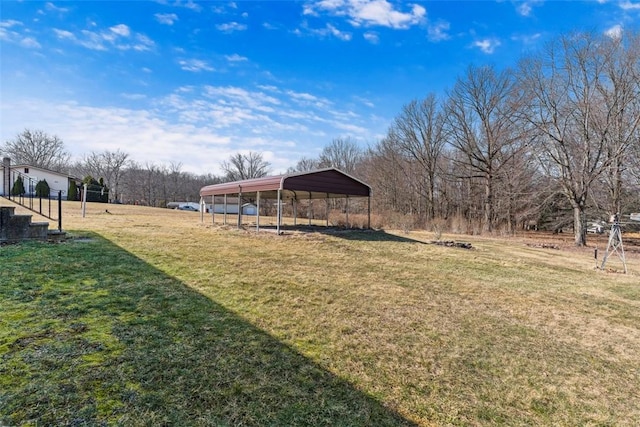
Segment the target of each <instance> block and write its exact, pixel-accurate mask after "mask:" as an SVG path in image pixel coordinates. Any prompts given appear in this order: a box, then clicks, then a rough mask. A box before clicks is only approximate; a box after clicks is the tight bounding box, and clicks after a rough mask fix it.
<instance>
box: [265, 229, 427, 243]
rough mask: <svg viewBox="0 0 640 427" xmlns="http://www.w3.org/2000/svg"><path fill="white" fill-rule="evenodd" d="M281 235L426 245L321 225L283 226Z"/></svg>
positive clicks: (378, 233) (383, 234)
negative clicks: (309, 234)
mask: <svg viewBox="0 0 640 427" xmlns="http://www.w3.org/2000/svg"><path fill="white" fill-rule="evenodd" d="M260 230H262V231H264V230H269V231H274V232H275V230H276V228H275V227H274V226H265V227H263V226H261V227H260ZM280 230H281V233H283V234H285V235H286V234H287V233H295V232H301V233H320V234H325V235H328V236H335V237H339V238H342V239H345V240H361V241H365V242H399V243H420V244H426V242H423V241H421V240H416V239H412V238H410V237H403V236H397V235H395V234H389V233H387V232H386V231H384V230H374V229H355V228H340V227H325V226H321V225H296V226H294V225H284V226H281V227H280Z"/></svg>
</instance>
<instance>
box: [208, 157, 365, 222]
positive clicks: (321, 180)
mask: <svg viewBox="0 0 640 427" xmlns="http://www.w3.org/2000/svg"><path fill="white" fill-rule="evenodd" d="M209 196H211V206H212V209H211V221H212V222H213V223H215V198H216V197H219V196H224V210H223V223H224V224H226V223H227V196H235V197H237V198H238V228H241V226H242V197H247V196H255V199H256V205H257V206H256V207H257V209H256V230H257V231H259V230H260V201H261V200H277V206H276V231H277V233H278V234H280V228H281V224H282V202H283V200H291V201H292V205H293V218H294V225H297V202H298V201H299V200H309V201H310V203H309V209H311V206H312V203H313V200H315V199H324V200H325V203H326V209H327V212H326V213H327V215H326V216H327V226H329V199H335V198H345V199H346V208H345V209H346V211H345V213H346V222H347V227H348V226H349V199H350V198H353V197H366V198H367V228H371V187H370V186H369V185H368V184H365V183H364V182H362V181H360V180H358V179H356V178H354V177H352V176H351V175H348V174H346V173H344V172H342V171H340V170H339V169H336V168H327V169H319V170H314V171H309V172H299V173H292V174H284V175H276V176H268V177H264V178H256V179H248V180H243V181H234V182H227V183H223V184H214V185H208V186H205V187H202V188H201V189H200V206H201V209H200V212H201V213H200V220H201V221H202V222H204V212H205V208H204V207H205V197H209ZM308 216H309V225H311V215H308Z"/></svg>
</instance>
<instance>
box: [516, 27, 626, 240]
mask: <svg viewBox="0 0 640 427" xmlns="http://www.w3.org/2000/svg"><path fill="white" fill-rule="evenodd" d="M602 37H603V36H594V35H592V34H587V33H581V34H571V35H567V36H562V37H560V38H559V39H557V40H555V41H553V42H552V43H550V44H549V45H548V46H547V48H546V50H545V51H543V52H542V53H540V54H539V55H537V56H534V57H531V58H528V59H526V60H524V61H523V62H522V63H521V67H520V76H521V87H522V90H523V93H524V94H525V95H526V104H525V105H524V106H523V108H522V109H521V113H522V114H521V119H522V120H523V122H526V123H527V124H528V125H530V126H531V127H532V128H533V130H534V131H535V132H536V146H535V148H536V150H538V155H539V158H540V161H541V165H542V166H543V168H544V169H545V171H546V173H547V175H548V176H549V177H551V178H553V179H554V180H555V181H556V182H557V183H558V185H559V186H560V187H561V188H562V191H563V194H564V195H565V197H566V198H567V200H568V202H569V203H570V204H571V207H572V210H573V228H574V238H575V244H576V246H584V245H585V244H586V233H585V224H584V220H585V210H586V208H587V203H588V196H589V192H590V190H591V189H592V187H593V185H594V184H595V183H596V182H597V180H598V179H599V177H600V176H601V175H602V174H603V173H605V172H606V171H607V170H613V172H612V173H613V176H614V179H613V182H612V184H613V188H614V190H613V191H614V192H615V191H617V190H616V189H615V188H616V187H618V186H619V182H618V178H617V176H618V173H619V167H620V165H619V164H616V163H617V162H618V161H619V160H620V159H621V158H622V154H623V153H624V152H625V151H626V150H627V149H628V147H629V145H630V144H631V143H633V142H635V141H637V139H636V135H637V128H638V122H637V120H638V116H637V115H636V117H635V120H634V118H633V116H631V117H630V116H628V115H627V114H626V113H625V110H626V109H627V108H628V107H629V106H630V105H632V103H633V102H634V101H633V98H634V97H637V92H636V93H635V95H634V94H628V93H626V91H625V90H623V88H622V87H621V86H620V84H621V83H622V82H620V81H618V80H619V79H622V80H625V79H626V77H624V72H623V70H617V68H618V65H616V63H615V61H612V58H615V57H616V55H612V52H611V51H610V50H609V49H611V47H612V46H616V44H615V43H613V44H609V43H608V42H607V41H606V40H604V39H603V38H602ZM607 45H608V46H607ZM603 49H604V51H603ZM636 69H637V68H636ZM621 73H622V74H621ZM616 85H617V86H618V87H616ZM635 90H636V91H637V88H636V89H635ZM615 198H617V196H615V195H614V199H615Z"/></svg>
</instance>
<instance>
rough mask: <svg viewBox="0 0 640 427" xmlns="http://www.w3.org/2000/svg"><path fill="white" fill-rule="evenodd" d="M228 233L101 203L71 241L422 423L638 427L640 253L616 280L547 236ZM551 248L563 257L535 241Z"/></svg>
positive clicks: (75, 211) (189, 217)
mask: <svg viewBox="0 0 640 427" xmlns="http://www.w3.org/2000/svg"><path fill="white" fill-rule="evenodd" d="M105 210H108V212H106V211H105ZM262 221H263V220H262V219H261V223H262V224H264V225H266V224H267V222H268V220H264V222H262ZM231 224H234V222H233V221H230V225H229V226H227V227H222V226H220V225H219V224H218V225H211V224H210V217H207V216H205V221H204V223H201V222H200V214H198V213H193V212H183V211H169V210H166V209H155V208H142V207H135V206H123V205H100V204H89V208H88V210H87V216H86V218H82V217H81V215H80V205H79V204H78V203H66V204H65V216H64V228H65V229H66V230H70V232H71V234H72V235H81V234H82V233H83V232H85V231H91V232H95V233H98V234H100V235H102V236H104V237H106V238H107V239H109V240H111V241H112V242H114V243H115V244H117V245H119V246H120V247H122V248H123V249H125V250H127V251H129V252H131V253H132V254H134V255H136V256H138V257H140V258H141V259H143V260H145V261H146V262H148V263H149V264H151V265H153V266H155V267H157V268H159V269H161V270H162V271H164V272H165V273H167V274H169V275H171V276H174V277H176V278H178V279H179V280H181V281H182V282H183V283H185V284H187V285H188V286H190V287H192V288H193V289H195V290H197V291H198V292H200V293H202V294H203V295H206V296H207V297H208V298H210V299H211V300H213V301H215V302H217V303H218V304H221V305H222V306H224V307H226V308H227V309H229V310H230V311H232V312H234V313H236V314H237V315H238V316H240V317H242V318H244V319H246V320H247V321H249V322H251V323H252V324H254V325H256V326H257V327H259V328H260V329H262V330H264V331H266V332H268V333H269V334H270V335H272V336H274V337H276V338H277V339H278V340H279V341H281V342H283V343H285V344H287V345H290V346H291V347H292V348H294V349H295V350H296V351H298V352H300V353H301V354H303V355H304V356H306V357H307V358H309V359H311V360H313V361H314V362H316V363H318V364H319V365H321V366H322V367H324V368H325V369H327V370H329V371H330V372H332V373H334V374H336V375H338V376H339V377H341V378H344V379H346V380H348V381H349V382H350V383H352V384H353V385H354V386H355V387H357V388H358V389H360V390H362V391H363V392H365V393H367V394H369V395H371V396H373V397H375V398H376V399H378V400H379V401H381V402H382V403H383V404H384V405H385V406H387V407H389V408H392V409H394V410H397V411H398V412H399V413H401V414H402V415H403V416H404V417H406V418H407V419H410V420H412V421H414V422H416V423H418V424H420V425H448V424H452V425H492V424H508V425H629V426H632V425H638V424H640V407H638V405H637V396H640V357H639V356H638V355H640V326H639V325H640V256H639V255H638V253H637V252H635V251H634V250H630V251H628V253H627V264H628V270H629V273H628V274H621V273H620V266H619V265H618V264H616V261H617V260H616V259H612V260H611V262H610V266H611V268H610V269H608V270H607V271H599V270H595V269H594V266H595V261H594V260H593V247H589V248H584V249H576V248H573V247H572V246H571V244H570V240H571V239H570V238H568V240H569V242H564V241H563V240H562V239H563V238H562V237H557V236H555V237H554V236H549V235H542V234H538V235H536V234H527V235H522V236H516V237H514V238H502V239H497V238H483V237H478V236H472V237H469V236H464V237H463V236H459V235H456V236H454V235H442V238H443V239H457V240H464V241H468V242H470V243H472V244H473V246H474V249H473V250H468V251H467V250H461V249H453V248H446V247H440V246H435V245H430V244H426V243H425V242H429V241H431V240H432V239H433V237H434V234H433V232H432V231H428V232H410V233H405V232H404V231H402V230H400V231H398V232H392V231H390V232H387V233H381V232H378V233H376V232H336V233H327V232H324V230H320V231H319V232H307V233H297V232H293V231H288V232H287V233H285V235H283V236H276V235H275V234H274V233H268V232H264V233H260V234H256V233H255V232H253V231H252V230H251V229H249V228H247V229H245V230H242V231H238V230H235V229H234V227H233V226H232V225H231ZM548 241H554V242H556V243H558V244H559V245H560V246H561V249H560V250H554V249H542V248H537V247H533V246H532V245H531V243H540V242H548ZM605 244H606V241H605ZM599 247H600V248H601V251H602V250H604V247H603V246H600V242H599ZM600 256H602V255H600Z"/></svg>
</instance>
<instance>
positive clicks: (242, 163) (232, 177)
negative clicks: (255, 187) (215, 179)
mask: <svg viewBox="0 0 640 427" xmlns="http://www.w3.org/2000/svg"><path fill="white" fill-rule="evenodd" d="M270 166H271V164H270V163H269V162H267V161H265V160H264V159H263V157H262V154H261V153H256V152H253V151H250V152H249V153H247V154H242V153H236V154H234V155H233V156H231V157H230V158H229V161H224V162H222V170H223V171H224V173H225V176H226V179H227V180H228V181H241V180H244V179H252V178H262V177H263V176H266V175H267V174H268V173H269V168H270Z"/></svg>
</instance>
